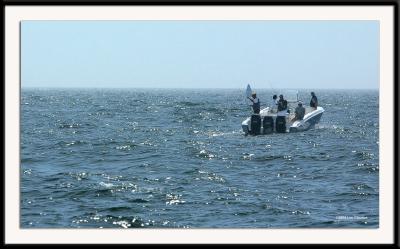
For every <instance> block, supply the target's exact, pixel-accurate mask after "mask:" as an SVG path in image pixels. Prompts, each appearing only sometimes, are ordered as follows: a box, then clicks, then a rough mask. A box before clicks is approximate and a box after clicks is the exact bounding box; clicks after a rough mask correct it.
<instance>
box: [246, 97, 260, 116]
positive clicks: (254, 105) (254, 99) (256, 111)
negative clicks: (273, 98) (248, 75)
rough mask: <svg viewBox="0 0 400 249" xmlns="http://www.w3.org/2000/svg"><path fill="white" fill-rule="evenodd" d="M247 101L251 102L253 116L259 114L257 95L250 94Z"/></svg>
mask: <svg viewBox="0 0 400 249" xmlns="http://www.w3.org/2000/svg"><path fill="white" fill-rule="evenodd" d="M248 99H250V100H251V102H253V111H254V113H255V114H259V113H260V108H261V106H260V99H259V98H257V94H256V93H255V92H253V93H252V95H251V97H248Z"/></svg>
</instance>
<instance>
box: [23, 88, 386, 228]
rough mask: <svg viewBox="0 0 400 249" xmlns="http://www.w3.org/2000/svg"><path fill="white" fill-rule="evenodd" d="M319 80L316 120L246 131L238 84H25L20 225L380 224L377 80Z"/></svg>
mask: <svg viewBox="0 0 400 249" xmlns="http://www.w3.org/2000/svg"><path fill="white" fill-rule="evenodd" d="M314 91H315V92H316V94H317V96H318V99H319V102H320V105H321V106H323V107H324V108H325V113H324V115H323V116H322V119H321V123H320V125H319V126H318V127H316V129H314V130H310V131H307V132H303V133H292V134H273V135H267V136H257V137H253V136H247V137H245V136H243V134H242V131H241V122H242V120H243V119H245V118H246V117H247V116H248V115H249V114H250V108H249V107H248V106H246V102H245V100H244V97H243V95H244V93H243V91H242V90H182V89H181V90H173V89H169V90H156V89H154V90H146V89H131V90H127V89H120V90H106V89H96V90H83V89H73V90H67V89H64V90H61V89H60V90H55V89H53V90H51V89H22V96H21V111H22V113H21V196H20V202H21V210H20V211H21V227H24V228H30V227H41V228H78V227H81V228H98V227H103V228H108V227H110V228H120V227H121V228H142V227H144V228H147V227H153V228H295V227H313V228H314V227H327V228H332V227H362V228H376V227H378V226H379V217H378V213H379V212H378V211H379V210H378V200H379V195H378V192H379V185H378V175H379V164H378V161H379V154H378V152H379V151H378V146H379V136H378V133H379V132H378V131H379V122H378V114H379V110H378V91H366V90H364V91H337V90H336V91H328V90H324V91H317V90H314ZM274 93H277V94H279V93H280V92H274ZM258 94H259V97H260V99H261V101H262V105H263V104H264V105H265V103H266V102H269V99H270V96H272V92H270V91H267V90H265V91H258ZM300 96H301V97H302V98H303V99H304V100H305V102H306V103H308V100H309V91H300Z"/></svg>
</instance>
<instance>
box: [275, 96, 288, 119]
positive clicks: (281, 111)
mask: <svg viewBox="0 0 400 249" xmlns="http://www.w3.org/2000/svg"><path fill="white" fill-rule="evenodd" d="M287 108H288V103H287V100H286V99H284V98H283V95H282V94H281V95H279V101H278V114H277V115H278V116H287V113H288V110H287Z"/></svg>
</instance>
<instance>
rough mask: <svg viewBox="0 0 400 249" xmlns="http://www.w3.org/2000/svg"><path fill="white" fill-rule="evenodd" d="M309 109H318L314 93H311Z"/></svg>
mask: <svg viewBox="0 0 400 249" xmlns="http://www.w3.org/2000/svg"><path fill="white" fill-rule="evenodd" d="M310 107H312V108H314V109H317V107H318V99H317V96H315V93H314V92H311V100H310Z"/></svg>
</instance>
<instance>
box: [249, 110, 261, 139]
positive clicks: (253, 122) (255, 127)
mask: <svg viewBox="0 0 400 249" xmlns="http://www.w3.org/2000/svg"><path fill="white" fill-rule="evenodd" d="M250 127H251V129H250V134H251V135H259V134H260V132H261V117H260V115H257V114H253V115H251V119H250Z"/></svg>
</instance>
